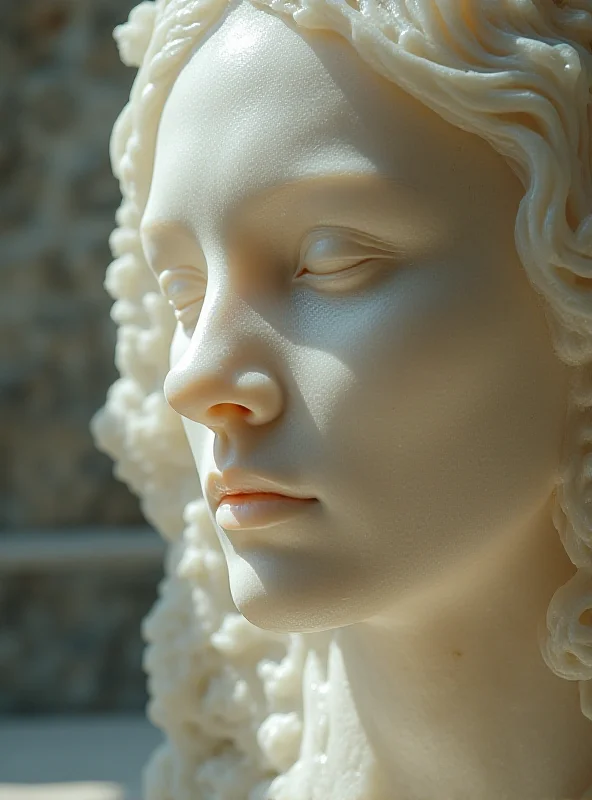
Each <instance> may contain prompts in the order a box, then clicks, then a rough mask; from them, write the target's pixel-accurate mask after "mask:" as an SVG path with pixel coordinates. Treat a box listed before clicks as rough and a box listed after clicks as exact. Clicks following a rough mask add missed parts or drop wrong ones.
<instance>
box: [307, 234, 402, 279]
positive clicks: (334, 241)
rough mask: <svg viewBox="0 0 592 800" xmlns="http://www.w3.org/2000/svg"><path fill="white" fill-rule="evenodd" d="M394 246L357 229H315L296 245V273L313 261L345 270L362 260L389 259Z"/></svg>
mask: <svg viewBox="0 0 592 800" xmlns="http://www.w3.org/2000/svg"><path fill="white" fill-rule="evenodd" d="M396 255H397V252H396V249H395V247H393V246H392V245H389V244H388V243H386V242H382V241H380V240H378V239H375V238H373V237H371V236H368V235H366V234H363V233H361V232H358V231H351V230H348V229H341V230H339V231H336V230H335V229H331V230H329V229H317V230H315V231H314V232H312V233H310V234H308V235H307V236H306V237H305V239H304V241H303V242H302V245H301V247H300V258H299V272H300V270H301V269H302V267H303V266H304V265H306V264H309V265H310V264H312V263H316V264H317V265H320V266H321V271H323V270H322V267H327V268H328V269H327V273H329V274H330V272H331V269H330V268H331V267H333V268H334V269H333V271H340V270H346V269H348V268H351V267H354V266H356V265H357V264H360V263H361V262H364V261H375V260H377V259H392V258H394V257H395V256H396Z"/></svg>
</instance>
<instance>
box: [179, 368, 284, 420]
mask: <svg viewBox="0 0 592 800" xmlns="http://www.w3.org/2000/svg"><path fill="white" fill-rule="evenodd" d="M196 362H197V363H196ZM199 362H201V363H199ZM164 393H165V397H166V399H167V402H168V403H169V405H170V406H172V408H174V410H175V411H176V412H177V413H179V414H181V416H183V417H186V418H187V419H190V420H193V421H194V422H200V423H201V424H202V425H207V427H209V428H212V429H216V428H224V427H225V426H228V425H231V424H233V423H235V422H237V421H239V420H242V421H244V422H246V423H247V424H249V425H265V424H266V423H268V422H272V421H273V420H274V419H276V418H277V417H279V416H280V414H281V412H282V407H283V397H282V391H281V389H280V387H279V385H278V383H277V381H276V380H275V379H274V378H273V377H272V376H271V375H270V374H269V373H268V372H266V371H264V370H263V369H257V370H254V369H252V370H241V369H236V368H235V369H232V367H230V365H224V364H221V363H219V362H218V364H217V365H215V364H214V363H211V362H210V364H209V365H208V364H204V363H203V359H199V358H195V357H194V358H188V359H185V358H183V359H182V360H181V362H179V363H178V364H177V365H176V366H175V367H174V368H173V369H172V370H171V371H170V372H169V374H168V375H167V377H166V380H165V384H164Z"/></svg>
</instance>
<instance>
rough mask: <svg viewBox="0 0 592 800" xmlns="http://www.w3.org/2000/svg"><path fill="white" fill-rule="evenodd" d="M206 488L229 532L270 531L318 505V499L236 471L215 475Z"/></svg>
mask: <svg viewBox="0 0 592 800" xmlns="http://www.w3.org/2000/svg"><path fill="white" fill-rule="evenodd" d="M205 488H206V495H207V497H208V499H209V500H210V502H211V505H212V506H213V507H214V508H215V514H216V522H217V523H218V525H219V526H220V527H221V528H223V529H224V530H228V531H230V530H241V529H244V530H252V529H255V528H270V527H272V526H273V525H277V524H278V523H280V522H283V521H285V520H287V519H290V518H292V517H293V516H295V515H296V514H299V513H301V512H303V511H305V510H306V509H307V508H309V507H310V506H311V505H312V504H315V503H318V500H317V498H316V497H311V496H310V495H304V494H301V493H299V492H297V491H295V490H293V489H292V488H291V487H290V488H289V487H287V486H285V485H282V484H280V483H279V482H276V481H274V480H271V479H269V478H263V477H261V476H255V475H253V474H252V473H248V472H245V471H243V470H239V469H236V468H234V469H232V470H227V471H225V472H223V473H211V474H210V475H209V476H208V478H207V481H206V487H205Z"/></svg>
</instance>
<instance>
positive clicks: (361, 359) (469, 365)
mask: <svg viewBox="0 0 592 800" xmlns="http://www.w3.org/2000/svg"><path fill="white" fill-rule="evenodd" d="M451 275H452V277H451ZM453 277H454V274H453V273H452V271H451V270H448V271H447V272H446V271H445V270H444V269H442V268H438V269H433V270H430V269H426V270H423V271H421V272H420V271H417V272H415V273H412V272H408V273H405V274H403V275H393V276H392V278H393V279H392V281H389V282H388V283H387V285H386V287H385V286H384V285H383V286H382V287H380V289H379V288H378V287H377V290H376V291H372V292H369V293H367V294H365V295H364V296H359V297H354V298H351V299H350V300H349V304H348V303H346V302H345V301H344V302H343V303H342V304H341V307H339V306H333V307H332V309H331V314H329V315H325V320H326V323H327V324H326V325H324V326H322V327H321V326H320V325H319V324H318V323H315V319H317V318H321V317H322V316H323V315H320V314H318V315H317V314H313V315H311V317H310V320H309V328H308V331H309V335H310V337H311V341H316V342H317V348H316V350H315V351H314V355H313V358H312V359H311V360H310V362H309V365H311V364H313V365H314V366H312V368H311V371H310V375H309V377H308V378H307V379H306V381H305V383H304V385H306V383H307V382H308V385H314V386H315V387H316V391H315V392H313V393H310V394H308V395H307V407H308V409H309V411H310V412H311V414H312V415H313V417H314V421H315V425H316V428H317V430H318V432H319V434H320V436H321V437H322V440H323V441H324V442H326V443H330V447H326V448H325V452H324V454H323V459H324V461H323V463H325V464H326V465H327V476H326V478H327V483H326V486H327V489H328V491H329V493H330V494H331V495H333V496H334V498H335V500H336V501H339V502H340V503H342V504H343V506H344V508H345V507H346V506H347V507H348V508H349V509H350V511H351V509H354V510H353V513H355V514H358V515H359V517H360V518H361V517H362V516H363V514H370V515H372V514H373V513H376V510H377V509H378V510H379V512H380V514H381V515H382V514H383V512H384V515H388V519H389V520H390V521H392V524H393V525H397V526H399V528H401V527H403V528H405V527H407V528H409V530H408V533H409V534H410V533H411V530H410V529H411V528H412V529H414V530H417V529H424V530H428V529H431V530H432V531H434V532H435V531H438V530H440V531H441V532H443V533H446V534H447V535H448V533H449V532H450V530H456V529H459V528H460V529H461V532H462V530H466V529H467V527H468V526H474V527H475V528H479V529H480V530H482V529H483V527H485V526H491V525H496V524H500V525H501V524H505V523H506V521H507V517H508V515H510V514H512V513H522V512H523V511H524V510H525V508H526V506H530V505H533V504H536V503H538V502H542V501H543V500H544V499H545V498H546V497H547V496H548V493H549V492H550V490H551V488H552V481H553V476H554V469H555V467H556V465H557V461H558V458H559V446H560V437H561V430H562V427H563V415H564V395H563V389H562V387H561V378H560V368H559V366H558V362H557V359H556V358H555V356H554V355H553V353H552V348H551V344H550V340H549V336H548V332H547V330H546V326H545V324H544V318H543V316H542V312H541V310H540V309H539V308H538V306H537V305H536V303H535V302H534V300H533V296H534V293H533V292H532V290H530V289H529V290H528V294H527V295H525V296H524V297H522V294H521V292H520V291H518V289H517V287H515V286H514V285H513V284H510V285H503V284H500V285H496V286H492V285H490V284H487V283H486V281H485V280H481V279H477V278H474V279H471V277H470V276H469V275H468V274H464V275H459V277H458V280H455V279H452V278H453ZM512 298H514V300H513V299H512ZM321 341H322V342H323V345H322V346H319V342H321ZM362 509H363V512H362ZM502 518H503V519H502ZM376 522H377V523H380V524H385V519H382V517H381V518H380V519H378V518H377V519H376ZM402 533H403V534H404V531H402Z"/></svg>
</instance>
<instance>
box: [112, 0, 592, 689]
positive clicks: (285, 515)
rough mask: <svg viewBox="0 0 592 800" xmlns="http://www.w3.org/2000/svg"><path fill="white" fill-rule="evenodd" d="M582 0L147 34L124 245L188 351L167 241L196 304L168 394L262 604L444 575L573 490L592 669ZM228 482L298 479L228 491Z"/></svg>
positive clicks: (431, 8)
mask: <svg viewBox="0 0 592 800" xmlns="http://www.w3.org/2000/svg"><path fill="white" fill-rule="evenodd" d="M573 5H574V7H573V8H572V7H571V5H570V4H569V3H553V2H551V1H550V0H542V1H541V2H536V3H535V2H521V3H519V2H512V1H511V0H507V2H503V3H493V2H491V3H490V2H478V3H477V2H475V3H468V4H467V3H465V4H457V3H455V2H447V3H444V2H443V3H438V4H436V3H431V2H430V3H427V2H425V3H423V2H421V1H418V2H414V3H412V2H404V1H403V0H397V2H393V3H387V2H361V3H359V4H358V3H356V2H352V3H342V4H330V3H328V2H326V1H325V0H302V2H301V3H292V2H281V1H278V2H275V1H274V2H270V3H261V4H259V5H257V6H254V5H251V4H250V3H249V2H247V0H244V1H243V2H242V3H239V4H233V5H232V6H227V5H226V4H225V3H223V2H220V0H217V2H212V1H211V0H205V2H195V1H194V0H185V1H184V2H183V1H182V0H176V1H175V0H171V2H157V3H156V4H155V6H149V5H148V4H142V6H141V7H140V8H139V10H138V11H137V13H136V16H135V17H132V20H131V22H130V24H129V26H128V28H127V29H126V30H125V31H124V32H123V33H122V34H121V39H122V49H123V52H124V55H125V54H126V53H127V57H128V60H130V61H131V62H135V63H137V64H139V65H140V72H139V75H138V78H137V81H136V84H135V87H134V91H133V93H132V99H131V102H130V105H129V106H128V108H127V110H126V112H125V113H124V115H123V116H122V118H121V120H120V122H119V125H118V128H117V130H116V132H115V136H114V140H113V161H114V165H115V167H116V170H117V172H118V174H119V177H120V179H121V181H122V187H123V191H124V195H125V198H126V203H125V204H124V207H123V211H122V212H121V216H120V220H121V222H122V227H123V228H124V229H125V230H126V231H127V232H128V237H132V238H133V245H129V252H130V253H131V252H133V261H132V260H129V259H128V262H127V266H125V265H124V266H122V262H121V260H120V262H119V266H118V267H117V268H116V269H115V270H114V271H113V274H115V272H117V269H119V273H120V274H121V275H123V274H124V268H125V269H127V272H126V273H125V275H127V278H126V280H127V281H128V282H127V284H125V285H126V287H127V288H126V289H125V291H127V292H128V294H129V297H128V300H129V303H131V304H132V305H133V303H136V306H138V307H140V306H141V308H142V311H141V313H142V314H144V315H145V317H144V327H145V330H146V331H150V330H151V329H153V330H156V329H157V330H158V335H157V336H156V339H157V342H156V343H155V342H154V341H153V342H152V346H153V347H157V350H158V353H159V356H158V357H159V358H160V357H161V355H162V352H163V351H164V350H163V348H164V349H168V345H169V344H171V338H170V336H171V331H172V324H173V320H172V313H171V319H170V320H167V321H164V320H165V317H166V307H165V305H164V304H163V301H160V300H159V299H158V298H157V296H156V295H155V294H154V292H155V288H156V287H155V285H152V286H150V288H148V286H149V284H148V283H147V282H146V281H147V280H148V279H147V278H145V277H142V278H141V279H140V278H139V277H138V274H139V269H140V268H141V269H145V264H144V263H141V262H142V261H143V258H144V257H145V259H146V261H147V262H148V263H149V266H150V267H151V269H152V271H153V273H154V274H155V275H156V276H157V279H158V282H159V284H160V289H161V291H162V293H163V295H164V297H165V298H166V300H167V301H170V304H171V305H172V306H173V308H174V314H175V316H176V327H175V331H174V336H173V338H172V345H171V350H170V365H169V366H170V368H169V370H168V374H167V376H166V380H165V382H164V387H165V393H166V397H167V399H168V402H169V403H170V405H171V406H172V407H173V408H174V409H175V410H176V411H177V412H178V413H179V414H180V415H182V417H183V423H184V427H185V431H186V433H187V437H188V440H189V443H190V446H191V449H192V453H193V457H194V460H195V463H196V465H197V468H198V472H199V475H200V479H201V481H202V488H203V492H204V496H205V498H206V500H207V502H208V505H209V507H210V511H211V513H212V516H213V517H215V518H216V520H217V526H216V527H217V532H218V535H219V537H220V541H221V545H222V548H223V550H224V554H225V556H226V560H227V563H228V567H229V576H230V586H231V590H232V594H233V598H234V600H235V602H236V604H237V606H238V608H239V610H240V611H241V612H242V613H243V614H244V615H245V616H246V617H247V618H248V619H250V620H251V621H252V622H254V623H255V624H256V625H259V626H261V627H263V628H268V629H271V630H278V631H317V630H323V629H327V628H333V627H338V626H342V625H347V624H350V623H353V622H357V621H360V620H363V619H368V618H370V617H373V616H375V615H379V614H381V613H382V612H384V611H385V610H386V609H390V608H394V607H397V605H398V604H403V605H404V604H405V603H407V602H413V601H415V600H417V599H420V600H423V599H425V600H426V601H427V602H429V599H430V593H431V592H432V591H433V588H434V586H436V585H438V586H440V587H441V586H442V585H445V584H446V583H447V582H449V583H450V584H451V585H453V584H454V585H458V583H459V581H460V582H462V580H464V579H466V576H468V575H470V571H471V565H472V564H474V563H477V562H479V561H481V562H482V561H483V560H486V559H489V561H490V563H491V564H492V565H495V559H496V554H497V553H498V552H499V550H500V548H502V549H503V548H505V547H508V546H510V545H509V543H508V541H507V537H508V532H509V531H512V530H514V529H515V528H516V525H522V526H528V525H531V524H532V525H535V524H537V523H538V522H540V520H541V519H542V518H543V517H550V515H551V514H553V515H554V520H555V524H556V526H557V528H558V530H559V534H560V535H561V538H562V541H563V544H564V545H565V548H566V549H567V552H568V555H569V557H570V559H571V561H572V562H573V563H574V565H575V567H577V572H576V574H575V577H574V578H573V579H572V581H570V583H569V584H568V586H567V587H564V588H563V589H561V591H560V592H558V594H557V595H556V598H555V600H554V605H553V606H552V608H551V610H550V614H549V626H550V628H549V639H548V642H547V644H546V645H545V648H546V649H545V657H546V658H547V660H548V662H549V664H550V665H551V666H552V668H553V669H555V670H556V671H557V672H559V673H561V674H564V675H565V676H567V677H572V678H573V677H579V678H582V679H583V678H589V677H591V675H590V674H589V670H590V668H591V666H592V661H591V659H590V656H589V655H587V653H588V652H589V651H588V647H589V645H588V642H589V641H590V634H589V629H588V627H587V626H586V624H585V621H586V620H585V616H583V614H584V612H585V610H586V609H587V608H588V607H589V606H590V605H592V602H591V601H592V596H591V595H590V594H589V590H588V588H587V587H588V585H589V578H588V576H589V573H590V569H591V565H592V562H591V560H590V552H591V551H590V547H589V511H588V509H589V490H590V477H589V476H590V471H589V464H588V458H589V455H588V454H589V448H590V444H589V442H590V427H589V423H590V411H589V407H590V404H591V403H592V397H591V393H590V380H589V378H590V361H591V359H592V302H591V295H590V279H591V275H592V273H591V270H590V256H591V248H592V238H591V237H592V232H591V231H592V229H591V222H590V215H589V214H590V202H591V198H592V185H591V175H590V149H589V148H590V146H589V142H590V131H589V123H588V116H587V108H588V106H587V103H588V91H589V82H590V78H591V76H592V56H591V55H590V51H589V49H588V48H587V43H588V41H589V40H590V37H591V35H592V13H591V12H590V10H588V11H586V10H584V8H583V4H577V3H574V4H573ZM579 5H581V6H582V8H581V9H579ZM116 263H117V262H116ZM134 270H138V272H135V271H134ZM111 280H112V281H116V280H117V279H116V278H113V277H112V279H111ZM122 280H123V279H120V283H119V284H118V285H123V284H122V282H121V281H122ZM113 285H114V284H113ZM114 291H115V293H116V294H118V295H119V296H120V297H121V296H122V294H123V295H124V296H125V291H124V292H122V291H120V290H119V289H118V288H115V289H114ZM124 299H125V298H124ZM124 311H125V307H124V309H123V311H122V310H121V306H120V313H122V314H123V313H124ZM129 313H131V312H129ZM138 313H140V312H138ZM128 345H129V346H132V347H136V349H138V348H139V347H141V346H142V345H141V344H138V342H134V343H132V345H130V343H129V341H128ZM143 346H144V347H145V348H146V347H148V345H147V344H146V342H144V345H143ZM155 364H156V359H155ZM159 365H160V366H159ZM161 366H162V361H160V362H158V364H157V365H156V366H154V370H153V372H152V373H151V374H150V376H149V377H147V378H146V379H145V381H146V385H147V386H150V387H151V389H150V391H156V389H157V386H156V384H157V381H158V380H159V379H160V377H162V376H160V375H159V370H160V369H161ZM147 392H148V390H147ZM228 488H230V489H231V490H236V491H240V490H241V489H243V490H254V489H260V490H261V491H265V490H267V491H268V492H283V493H285V494H286V495H290V496H293V497H294V498H297V499H295V500H294V502H292V503H290V502H287V501H285V502H283V505H282V506H281V508H280V509H279V510H278V509H276V508H274V507H271V506H270V504H269V503H267V506H266V507H265V508H264V509H263V510H262V508H259V509H255V511H253V510H248V509H244V508H243V509H242V510H241V509H240V508H238V509H237V504H236V503H232V502H231V503H227V504H225V503H222V504H221V505H220V507H219V508H218V504H219V501H220V496H221V494H223V493H224V491H225V489H228ZM266 502H267V501H266ZM262 506H265V503H264V502H263V501H262ZM249 514H251V515H252V517H251V518H250V517H249ZM257 515H259V516H257ZM265 515H267V516H265ZM492 569H494V567H492ZM574 571H575V570H574Z"/></svg>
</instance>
